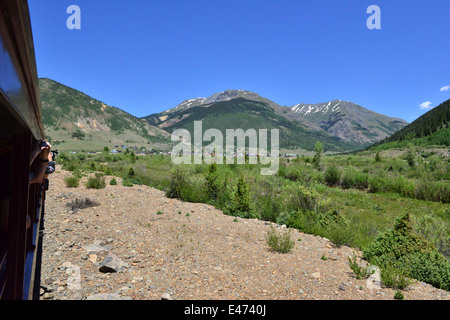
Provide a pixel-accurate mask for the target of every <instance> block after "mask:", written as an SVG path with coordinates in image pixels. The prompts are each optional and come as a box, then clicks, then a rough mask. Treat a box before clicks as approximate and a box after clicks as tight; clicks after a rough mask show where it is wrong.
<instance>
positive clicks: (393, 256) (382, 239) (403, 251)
mask: <svg viewBox="0 0 450 320" xmlns="http://www.w3.org/2000/svg"><path fill="white" fill-rule="evenodd" d="M363 252H364V257H365V258H366V259H367V261H369V262H370V263H371V264H375V265H378V266H380V268H381V270H382V276H383V272H384V273H385V275H386V272H387V273H390V274H392V270H395V271H396V273H397V276H395V277H389V278H391V279H392V280H393V282H395V281H397V282H398V281H399V276H401V278H405V277H409V278H413V279H417V280H419V281H423V282H426V283H429V284H431V285H433V286H435V287H436V288H440V289H444V290H450V262H449V261H448V260H447V259H446V258H445V256H444V255H442V254H441V253H439V252H438V250H437V249H436V247H435V246H434V245H432V244H431V243H430V242H428V241H427V240H426V239H425V238H423V237H421V236H420V235H417V234H415V233H413V231H412V227H411V220H410V217H409V214H408V213H407V214H405V215H403V216H401V217H399V218H397V220H396V222H395V225H394V229H393V230H389V231H387V232H383V233H381V234H379V235H378V237H377V238H376V239H375V240H374V241H373V242H372V243H371V244H370V245H369V246H368V247H367V248H365V249H364V250H363ZM385 279H386V277H385ZM394 280H395V281H394ZM401 285H402V284H400V286H401Z"/></svg>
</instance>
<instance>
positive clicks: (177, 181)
mask: <svg viewBox="0 0 450 320" xmlns="http://www.w3.org/2000/svg"><path fill="white" fill-rule="evenodd" d="M186 185H187V178H186V174H185V172H184V171H183V168H182V167H180V166H177V167H175V169H173V170H172V174H171V177H170V183H169V188H168V190H167V191H166V196H167V197H169V198H179V199H181V192H182V189H183V188H184V187H185V186H186Z"/></svg>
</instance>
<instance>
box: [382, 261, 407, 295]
mask: <svg viewBox="0 0 450 320" xmlns="http://www.w3.org/2000/svg"><path fill="white" fill-rule="evenodd" d="M380 280H381V282H382V283H383V284H384V285H385V286H386V287H389V288H393V289H399V290H404V289H406V288H407V287H409V286H410V285H411V284H413V283H414V281H413V280H411V279H409V278H408V277H406V276H405V272H404V271H402V270H399V269H396V268H393V267H391V266H387V267H385V268H383V269H381V275H380Z"/></svg>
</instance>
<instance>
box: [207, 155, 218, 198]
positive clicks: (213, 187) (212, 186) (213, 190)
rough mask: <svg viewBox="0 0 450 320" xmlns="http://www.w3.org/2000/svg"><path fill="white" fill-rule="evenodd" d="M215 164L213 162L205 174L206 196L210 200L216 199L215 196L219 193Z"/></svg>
mask: <svg viewBox="0 0 450 320" xmlns="http://www.w3.org/2000/svg"><path fill="white" fill-rule="evenodd" d="M217 177H218V172H217V164H216V163H215V162H213V163H212V164H211V165H209V167H208V173H207V174H206V177H205V178H206V187H205V188H206V194H207V195H208V196H209V198H211V199H212V200H216V199H217V194H218V192H219V185H218V183H217Z"/></svg>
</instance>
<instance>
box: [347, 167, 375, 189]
mask: <svg viewBox="0 0 450 320" xmlns="http://www.w3.org/2000/svg"><path fill="white" fill-rule="evenodd" d="M341 186H342V187H343V188H346V189H348V188H356V189H366V188H367V187H368V186H369V175H368V174H367V173H364V172H359V171H357V170H355V169H353V168H349V169H347V170H345V171H344V173H343V174H342V179H341Z"/></svg>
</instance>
